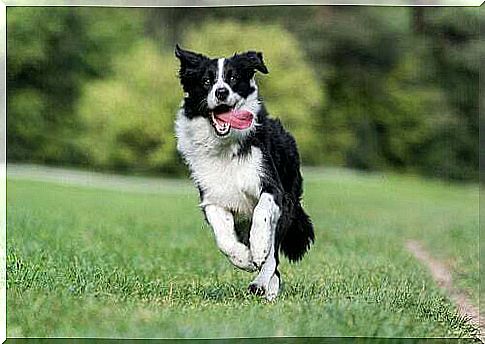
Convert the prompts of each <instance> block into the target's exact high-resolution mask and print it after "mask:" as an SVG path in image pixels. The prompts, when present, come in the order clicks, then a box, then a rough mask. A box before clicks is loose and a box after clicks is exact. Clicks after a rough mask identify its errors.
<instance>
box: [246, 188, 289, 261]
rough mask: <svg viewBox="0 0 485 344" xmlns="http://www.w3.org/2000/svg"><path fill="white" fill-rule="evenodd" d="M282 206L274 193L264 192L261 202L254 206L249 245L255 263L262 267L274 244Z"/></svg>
mask: <svg viewBox="0 0 485 344" xmlns="http://www.w3.org/2000/svg"><path fill="white" fill-rule="evenodd" d="M280 214H281V211H280V208H279V207H278V205H277V204H276V202H275V200H274V197H273V195H271V194H270V193H266V192H263V193H262V194H261V197H260V198H259V202H258V204H257V205H256V207H255V208H254V212H253V221H252V224H251V231H250V233H249V245H250V247H251V254H252V257H253V262H254V264H255V265H256V266H257V267H258V269H261V266H262V265H263V263H264V262H265V261H266V258H267V257H268V255H269V254H270V251H271V249H272V246H274V244H273V242H274V236H275V232H276V226H277V224H278V220H279V218H280Z"/></svg>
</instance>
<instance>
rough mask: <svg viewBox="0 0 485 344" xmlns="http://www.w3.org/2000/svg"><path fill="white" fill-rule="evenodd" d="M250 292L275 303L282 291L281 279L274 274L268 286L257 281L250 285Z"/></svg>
mask: <svg viewBox="0 0 485 344" xmlns="http://www.w3.org/2000/svg"><path fill="white" fill-rule="evenodd" d="M248 291H249V292H250V293H251V294H254V295H258V296H264V297H265V299H266V300H268V301H273V300H275V299H276V297H277V296H278V293H279V291H280V278H279V277H278V276H277V275H276V274H273V276H271V279H270V280H269V282H268V283H267V284H264V283H261V281H258V280H257V279H256V280H254V281H253V282H251V283H250V284H249V286H248Z"/></svg>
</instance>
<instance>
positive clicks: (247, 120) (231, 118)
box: [215, 110, 253, 129]
mask: <svg viewBox="0 0 485 344" xmlns="http://www.w3.org/2000/svg"><path fill="white" fill-rule="evenodd" d="M215 118H216V120H217V122H220V123H219V124H221V123H222V124H223V123H229V124H230V125H231V127H232V128H235V129H246V128H248V127H249V126H251V123H252V122H253V114H252V113H251V112H249V111H247V110H231V111H229V112H225V113H221V114H218V115H215Z"/></svg>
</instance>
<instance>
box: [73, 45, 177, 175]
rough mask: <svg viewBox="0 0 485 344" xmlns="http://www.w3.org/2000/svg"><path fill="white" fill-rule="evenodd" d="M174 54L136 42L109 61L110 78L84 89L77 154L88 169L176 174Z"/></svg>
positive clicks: (175, 80) (175, 71)
mask: <svg viewBox="0 0 485 344" xmlns="http://www.w3.org/2000/svg"><path fill="white" fill-rule="evenodd" d="M177 68H178V66H177V64H176V61H175V59H174V58H173V55H172V54H171V53H170V54H167V53H160V52H159V50H158V49H157V47H156V46H155V44H154V43H153V42H151V41H141V42H138V43H137V44H136V45H135V46H134V47H132V48H131V49H130V50H129V51H127V52H126V53H125V54H122V55H120V56H118V57H117V59H116V60H115V61H114V62H113V75H112V76H111V77H109V78H106V79H103V80H100V81H96V82H91V83H89V84H86V86H85V88H84V91H83V95H82V97H81V99H80V100H79V105H78V110H77V111H78V114H79V116H80V121H81V122H82V123H83V125H84V127H83V131H82V134H81V138H80V140H79V149H81V150H82V151H83V152H85V155H86V156H87V159H88V162H89V164H91V165H94V166H97V167H101V168H109V169H127V168H129V169H135V170H141V171H158V172H174V171H176V169H177V168H179V167H180V166H178V165H177V159H176V154H175V137H174V134H173V122H174V120H175V114H176V111H177V107H178V105H179V103H180V100H181V99H182V93H181V91H179V89H180V87H179V85H178V79H177V77H176V75H177Z"/></svg>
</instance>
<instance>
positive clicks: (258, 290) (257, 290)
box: [248, 282, 266, 296]
mask: <svg viewBox="0 0 485 344" xmlns="http://www.w3.org/2000/svg"><path fill="white" fill-rule="evenodd" d="M248 291H249V292H250V293H251V294H254V295H258V296H263V295H264V294H266V288H265V287H264V285H262V284H259V283H257V282H251V283H250V284H249V286H248Z"/></svg>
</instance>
